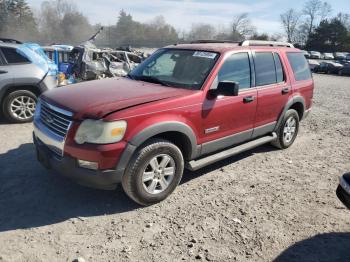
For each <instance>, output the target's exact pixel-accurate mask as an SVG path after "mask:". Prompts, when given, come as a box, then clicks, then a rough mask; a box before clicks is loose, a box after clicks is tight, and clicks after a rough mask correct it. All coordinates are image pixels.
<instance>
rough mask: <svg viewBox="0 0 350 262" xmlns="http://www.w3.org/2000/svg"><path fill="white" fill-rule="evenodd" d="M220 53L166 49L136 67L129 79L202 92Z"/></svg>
mask: <svg viewBox="0 0 350 262" xmlns="http://www.w3.org/2000/svg"><path fill="white" fill-rule="evenodd" d="M218 57H219V54H217V53H214V52H207V51H197V50H182V49H162V50H159V51H158V52H156V53H154V54H153V55H152V56H150V57H149V58H148V59H146V60H145V61H144V62H143V63H142V64H140V65H139V66H138V67H136V68H135V69H134V70H133V71H132V72H131V73H129V77H131V78H133V79H134V80H139V81H147V82H151V83H158V84H159V83H160V84H163V85H167V86H170V87H179V88H185V89H193V90H199V89H200V88H201V87H202V85H203V83H204V81H205V79H206V78H207V76H208V74H209V73H210V71H211V70H212V68H213V66H214V65H215V63H216V61H217V58H218Z"/></svg>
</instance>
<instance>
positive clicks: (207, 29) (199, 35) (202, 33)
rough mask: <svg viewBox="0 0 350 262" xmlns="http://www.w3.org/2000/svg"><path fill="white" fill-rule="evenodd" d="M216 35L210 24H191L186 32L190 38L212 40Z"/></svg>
mask: <svg viewBox="0 0 350 262" xmlns="http://www.w3.org/2000/svg"><path fill="white" fill-rule="evenodd" d="M215 37H216V30H215V28H214V26H212V25H210V24H193V25H192V28H191V31H190V32H189V34H188V39H190V40H199V39H201V40H212V39H214V38H215Z"/></svg>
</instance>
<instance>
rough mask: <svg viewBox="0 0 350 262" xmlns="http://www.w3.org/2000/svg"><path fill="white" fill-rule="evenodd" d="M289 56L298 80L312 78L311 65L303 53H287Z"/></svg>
mask: <svg viewBox="0 0 350 262" xmlns="http://www.w3.org/2000/svg"><path fill="white" fill-rule="evenodd" d="M287 57H288V60H289V63H290V65H291V66H292V69H293V72H294V77H295V80H296V81H302V80H308V79H311V77H312V76H311V71H310V68H309V65H308V63H307V61H306V59H305V57H304V55H303V54H302V53H287Z"/></svg>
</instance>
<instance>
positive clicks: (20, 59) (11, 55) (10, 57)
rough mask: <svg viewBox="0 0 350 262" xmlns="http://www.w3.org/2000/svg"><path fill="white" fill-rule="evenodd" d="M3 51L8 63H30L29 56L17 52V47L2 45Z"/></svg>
mask: <svg viewBox="0 0 350 262" xmlns="http://www.w3.org/2000/svg"><path fill="white" fill-rule="evenodd" d="M1 51H2V53H3V54H4V56H5V59H6V61H7V63H8V64H25V63H30V61H29V60H28V58H26V57H24V56H22V55H21V54H19V53H17V51H16V49H14V48H9V47H2V48H1Z"/></svg>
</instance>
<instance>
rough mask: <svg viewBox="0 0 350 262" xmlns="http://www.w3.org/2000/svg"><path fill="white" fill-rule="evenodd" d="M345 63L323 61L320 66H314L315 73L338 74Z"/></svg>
mask: <svg viewBox="0 0 350 262" xmlns="http://www.w3.org/2000/svg"><path fill="white" fill-rule="evenodd" d="M342 68H343V65H342V64H340V63H336V62H329V61H328V62H321V63H320V65H319V66H317V67H315V68H314V72H315V73H326V74H338V73H339V71H340V70H341V69H342Z"/></svg>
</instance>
